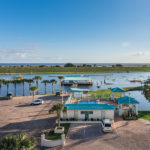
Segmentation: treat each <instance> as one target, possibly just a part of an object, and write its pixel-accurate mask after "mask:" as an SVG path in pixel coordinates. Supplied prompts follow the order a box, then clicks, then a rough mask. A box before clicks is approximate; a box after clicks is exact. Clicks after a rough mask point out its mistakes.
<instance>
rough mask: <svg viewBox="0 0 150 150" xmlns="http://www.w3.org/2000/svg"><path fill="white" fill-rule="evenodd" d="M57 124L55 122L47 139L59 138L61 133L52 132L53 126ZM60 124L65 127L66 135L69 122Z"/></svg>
mask: <svg viewBox="0 0 150 150" xmlns="http://www.w3.org/2000/svg"><path fill="white" fill-rule="evenodd" d="M56 126H57V124H56V125H55V126H54V127H53V128H52V129H51V130H50V132H49V134H48V137H47V139H48V140H58V139H61V134H60V133H54V128H55V127H56ZM60 126H62V127H64V128H65V131H64V134H65V135H67V133H68V130H69V127H70V123H63V124H61V125H60Z"/></svg>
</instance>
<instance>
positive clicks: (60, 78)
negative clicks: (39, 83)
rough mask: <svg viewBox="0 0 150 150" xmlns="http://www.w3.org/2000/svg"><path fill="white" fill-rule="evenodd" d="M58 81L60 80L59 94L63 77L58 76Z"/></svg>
mask: <svg viewBox="0 0 150 150" xmlns="http://www.w3.org/2000/svg"><path fill="white" fill-rule="evenodd" d="M58 79H59V80H60V92H61V81H62V79H64V76H58Z"/></svg>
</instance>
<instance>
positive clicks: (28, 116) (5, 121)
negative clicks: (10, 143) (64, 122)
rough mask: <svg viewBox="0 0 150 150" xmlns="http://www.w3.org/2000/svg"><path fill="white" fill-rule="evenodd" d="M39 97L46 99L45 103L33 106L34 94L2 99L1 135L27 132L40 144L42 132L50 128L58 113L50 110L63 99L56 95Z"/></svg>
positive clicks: (0, 102) (0, 106) (0, 105)
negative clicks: (52, 112) (50, 112)
mask: <svg viewBox="0 0 150 150" xmlns="http://www.w3.org/2000/svg"><path fill="white" fill-rule="evenodd" d="M38 97H39V98H42V99H44V104H42V105H36V106H31V105H30V103H31V101H32V96H24V97H15V98H13V99H12V100H0V137H2V136H4V135H6V134H17V133H20V132H25V133H27V134H28V135H29V136H33V137H35V138H36V139H37V141H38V142H37V144H38V145H39V144H40V135H41V132H44V131H45V130H49V129H50V128H51V127H52V126H53V124H54V122H55V120H56V114H49V113H48V110H49V109H50V108H51V107H52V106H53V105H54V104H56V103H58V102H61V99H60V97H58V98H57V97H54V96H42V95H41V96H36V98H38Z"/></svg>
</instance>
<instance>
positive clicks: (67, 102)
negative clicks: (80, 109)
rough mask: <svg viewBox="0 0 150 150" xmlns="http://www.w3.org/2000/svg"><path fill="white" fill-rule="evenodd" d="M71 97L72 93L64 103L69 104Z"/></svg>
mask: <svg viewBox="0 0 150 150" xmlns="http://www.w3.org/2000/svg"><path fill="white" fill-rule="evenodd" d="M71 99H72V95H70V97H69V98H68V100H67V101H66V103H65V104H70V102H71Z"/></svg>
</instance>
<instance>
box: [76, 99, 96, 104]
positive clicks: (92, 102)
mask: <svg viewBox="0 0 150 150" xmlns="http://www.w3.org/2000/svg"><path fill="white" fill-rule="evenodd" d="M78 104H98V101H96V100H88V101H79V102H78Z"/></svg>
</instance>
